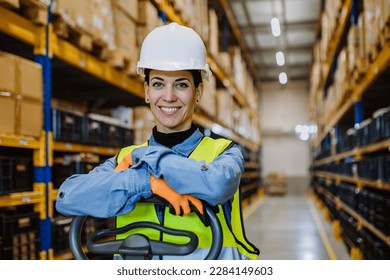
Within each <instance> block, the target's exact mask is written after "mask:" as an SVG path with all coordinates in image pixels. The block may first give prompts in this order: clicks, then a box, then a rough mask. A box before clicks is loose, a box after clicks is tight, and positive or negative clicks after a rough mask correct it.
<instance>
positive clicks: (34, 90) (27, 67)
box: [16, 58, 43, 100]
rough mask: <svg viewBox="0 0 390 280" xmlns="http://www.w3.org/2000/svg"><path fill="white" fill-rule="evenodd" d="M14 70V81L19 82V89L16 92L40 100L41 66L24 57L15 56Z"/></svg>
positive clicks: (41, 91) (41, 86)
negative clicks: (15, 79)
mask: <svg viewBox="0 0 390 280" xmlns="http://www.w3.org/2000/svg"><path fill="white" fill-rule="evenodd" d="M16 71H17V72H16V78H17V81H16V82H17V83H19V89H20V90H19V91H18V92H17V93H19V94H21V95H23V96H27V97H32V98H36V99H39V100H42V98H43V81H42V66H41V65H40V64H38V63H36V62H33V61H30V60H27V59H24V58H17V59H16Z"/></svg>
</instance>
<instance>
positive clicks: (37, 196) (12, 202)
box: [0, 191, 45, 207]
mask: <svg viewBox="0 0 390 280" xmlns="http://www.w3.org/2000/svg"><path fill="white" fill-rule="evenodd" d="M44 201H45V197H44V193H43V192H41V191H31V192H16V193H10V194H7V195H1V196H0V207H9V206H17V205H26V204H36V203H44Z"/></svg>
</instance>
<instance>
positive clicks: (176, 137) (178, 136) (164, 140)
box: [153, 124, 198, 148]
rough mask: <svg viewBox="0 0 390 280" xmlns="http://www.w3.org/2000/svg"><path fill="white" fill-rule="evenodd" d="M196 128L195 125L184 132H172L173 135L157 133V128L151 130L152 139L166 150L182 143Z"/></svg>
mask: <svg viewBox="0 0 390 280" xmlns="http://www.w3.org/2000/svg"><path fill="white" fill-rule="evenodd" d="M197 128H198V127H197V126H196V125H195V124H192V125H191V128H190V129H188V130H185V131H179V132H173V133H162V132H159V131H157V127H154V128H153V137H154V140H156V142H157V143H159V144H161V145H164V146H166V147H168V148H172V147H173V146H175V145H177V144H179V143H181V142H183V141H184V140H186V139H187V138H188V137H190V136H191V135H192V133H194V132H195V130H196V129H197Z"/></svg>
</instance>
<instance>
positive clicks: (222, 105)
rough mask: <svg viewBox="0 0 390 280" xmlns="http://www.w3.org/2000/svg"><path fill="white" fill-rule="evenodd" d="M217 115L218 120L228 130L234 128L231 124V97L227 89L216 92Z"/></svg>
mask: <svg viewBox="0 0 390 280" xmlns="http://www.w3.org/2000/svg"><path fill="white" fill-rule="evenodd" d="M217 114H218V120H219V121H220V122H221V123H222V124H223V125H224V126H225V127H229V128H233V127H234V123H233V96H232V94H231V93H230V92H229V91H228V90H227V89H218V90H217Z"/></svg>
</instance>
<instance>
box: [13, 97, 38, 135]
mask: <svg viewBox="0 0 390 280" xmlns="http://www.w3.org/2000/svg"><path fill="white" fill-rule="evenodd" d="M19 114H20V115H19V116H16V118H19V119H20V127H19V129H18V127H16V134H21V135H29V136H35V137H39V136H40V135H41V131H42V129H43V108H42V102H40V101H34V100H29V99H21V104H20V112H19Z"/></svg>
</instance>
